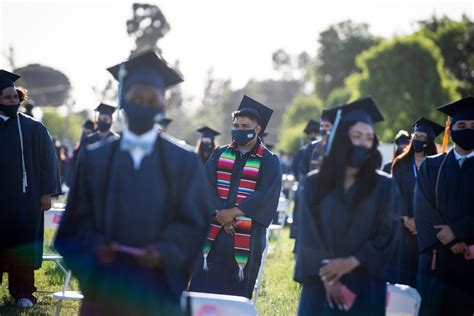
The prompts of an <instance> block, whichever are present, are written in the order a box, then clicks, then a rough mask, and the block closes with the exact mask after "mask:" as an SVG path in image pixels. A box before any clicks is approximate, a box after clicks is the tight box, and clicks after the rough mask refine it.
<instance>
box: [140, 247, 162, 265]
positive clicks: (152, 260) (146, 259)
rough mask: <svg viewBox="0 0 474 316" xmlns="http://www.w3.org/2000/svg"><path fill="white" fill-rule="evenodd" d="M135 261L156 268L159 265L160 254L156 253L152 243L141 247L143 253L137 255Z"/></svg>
mask: <svg viewBox="0 0 474 316" xmlns="http://www.w3.org/2000/svg"><path fill="white" fill-rule="evenodd" d="M137 261H138V263H140V264H141V265H142V266H143V267H145V268H148V269H156V268H159V267H160V266H161V257H160V254H159V253H158V250H157V249H156V248H155V247H154V246H152V245H149V246H148V247H146V248H144V249H143V253H142V254H140V255H138V256H137Z"/></svg>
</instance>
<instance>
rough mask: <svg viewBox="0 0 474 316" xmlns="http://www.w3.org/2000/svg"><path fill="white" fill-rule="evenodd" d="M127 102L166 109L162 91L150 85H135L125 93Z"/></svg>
mask: <svg viewBox="0 0 474 316" xmlns="http://www.w3.org/2000/svg"><path fill="white" fill-rule="evenodd" d="M125 102H127V103H133V104H136V105H140V106H143V107H155V108H164V96H163V93H162V90H161V89H159V88H157V87H155V86H153V85H149V84H134V85H132V86H131V87H130V88H129V89H128V90H127V92H126V93H125Z"/></svg>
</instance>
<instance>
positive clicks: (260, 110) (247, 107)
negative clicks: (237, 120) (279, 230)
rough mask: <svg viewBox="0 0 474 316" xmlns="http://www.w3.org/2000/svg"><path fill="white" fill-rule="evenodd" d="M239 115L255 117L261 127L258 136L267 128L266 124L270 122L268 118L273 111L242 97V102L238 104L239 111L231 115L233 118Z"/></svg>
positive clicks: (246, 97)
mask: <svg viewBox="0 0 474 316" xmlns="http://www.w3.org/2000/svg"><path fill="white" fill-rule="evenodd" d="M239 114H250V115H251V116H253V117H255V118H256V119H257V120H258V123H259V124H260V126H261V127H262V130H261V132H260V134H263V133H264V132H265V129H266V128H267V125H268V122H269V121H270V117H271V116H272V114H273V110H272V109H270V108H269V107H266V106H265V105H263V104H261V103H259V102H257V101H255V100H254V99H252V98H250V97H248V96H246V95H244V97H243V98H242V101H241V102H240V106H239V109H238V110H237V111H236V112H234V113H233V116H234V117H235V116H236V115H237V116H238V115H239Z"/></svg>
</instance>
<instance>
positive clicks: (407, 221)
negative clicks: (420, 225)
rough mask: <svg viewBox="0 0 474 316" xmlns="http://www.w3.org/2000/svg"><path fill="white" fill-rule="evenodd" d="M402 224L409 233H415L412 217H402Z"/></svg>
mask: <svg viewBox="0 0 474 316" xmlns="http://www.w3.org/2000/svg"><path fill="white" fill-rule="evenodd" d="M403 225H404V226H405V228H406V229H408V230H409V231H410V233H412V234H413V235H416V226H415V219H414V218H413V217H408V216H405V217H403Z"/></svg>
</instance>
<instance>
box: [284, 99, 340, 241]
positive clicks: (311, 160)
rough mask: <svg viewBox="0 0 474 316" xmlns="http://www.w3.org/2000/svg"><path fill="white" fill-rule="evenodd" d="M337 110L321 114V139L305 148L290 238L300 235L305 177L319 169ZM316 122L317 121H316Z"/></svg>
mask: <svg viewBox="0 0 474 316" xmlns="http://www.w3.org/2000/svg"><path fill="white" fill-rule="evenodd" d="M336 111H337V108H333V109H324V110H323V111H322V113H321V121H320V123H319V126H318V128H319V135H320V138H318V139H316V140H314V141H312V142H310V143H309V144H307V145H305V146H303V148H302V153H301V158H300V163H299V167H298V170H299V171H298V174H299V177H300V179H299V180H300V182H299V186H298V191H297V192H296V195H295V203H294V207H293V222H292V223H291V227H290V238H293V239H296V237H297V235H298V233H297V230H298V208H299V201H298V200H299V197H300V196H301V194H302V192H303V183H304V180H303V179H304V177H305V176H306V174H307V173H308V172H310V171H311V170H316V169H319V167H320V165H321V162H322V159H323V156H324V149H325V146H326V142H327V139H328V136H329V134H330V133H331V129H332V124H333V123H334V118H335V116H336ZM315 122H316V121H315Z"/></svg>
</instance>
